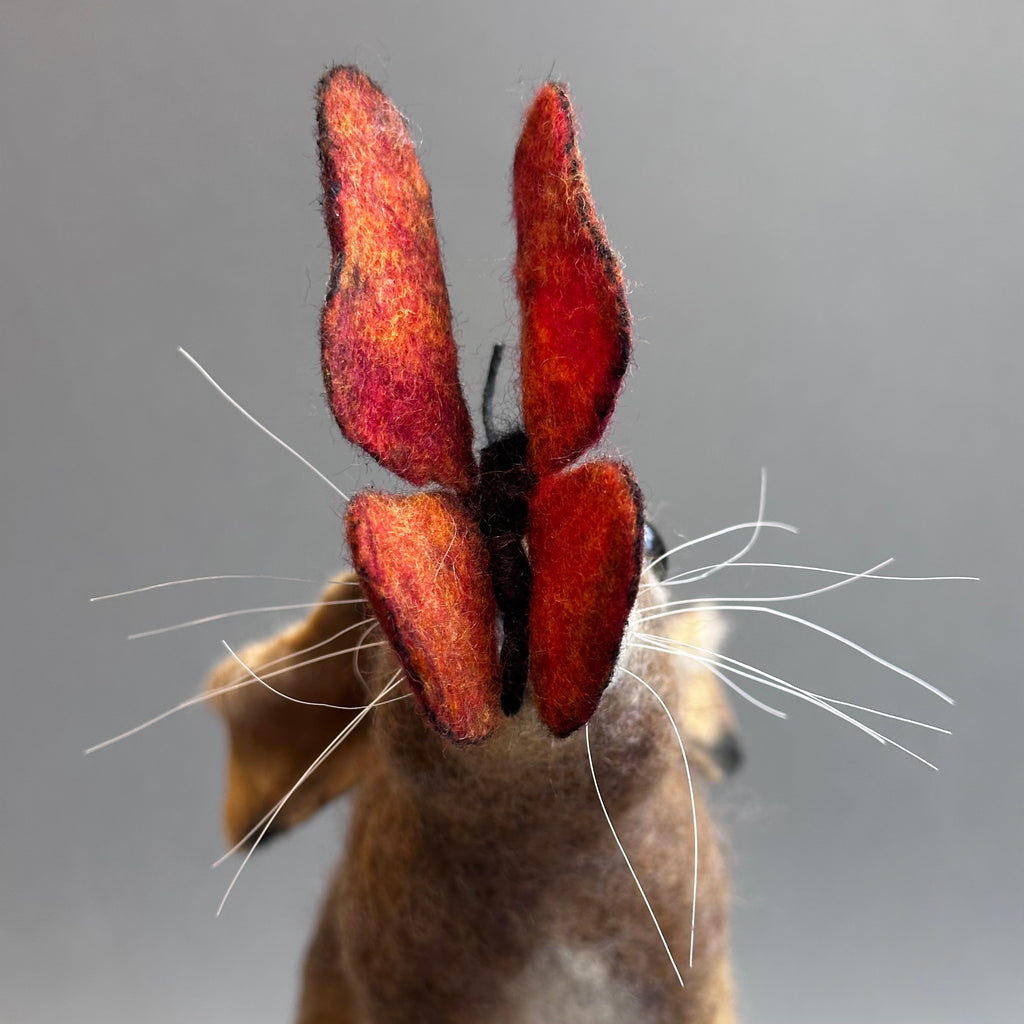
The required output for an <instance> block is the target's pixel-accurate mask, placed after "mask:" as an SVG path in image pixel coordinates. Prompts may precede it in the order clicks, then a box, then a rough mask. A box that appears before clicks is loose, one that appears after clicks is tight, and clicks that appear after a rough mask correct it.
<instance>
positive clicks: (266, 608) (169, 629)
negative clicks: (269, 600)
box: [128, 597, 363, 640]
mask: <svg viewBox="0 0 1024 1024" xmlns="http://www.w3.org/2000/svg"><path fill="white" fill-rule="evenodd" d="M362 600H363V599H362V598H361V597H348V598H345V599H344V600H341V601H302V602H300V603H299V604H268V605H261V606H260V607H258V608H236V609H234V610H233V611H230V612H218V613H217V614H216V615H204V616H203V617H202V618H200V619H189V620H188V622H176V623H175V624H174V625H173V626H160V627H159V628H157V629H145V630H143V631H142V632H141V633H131V634H129V636H128V639H129V640H141V639H142V638H143V637H147V636H161V635H162V634H164V633H173V632H175V631H176V630H179V629H191V628H192V627H193V626H203V625H205V624H206V623H207V622H220V621H221V620H222V619H233V618H236V617H237V616H239V615H259V614H261V613H263V612H292V611H296V610H300V609H304V608H319V607H321V606H328V605H338V604H360V603H361V602H362Z"/></svg>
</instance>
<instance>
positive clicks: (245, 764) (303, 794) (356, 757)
mask: <svg viewBox="0 0 1024 1024" xmlns="http://www.w3.org/2000/svg"><path fill="white" fill-rule="evenodd" d="M371 631H373V632H375V633H376V629H375V625H374V620H373V617H372V613H371V611H370V609H369V607H368V606H367V604H366V602H365V600H364V599H363V597H362V593H361V591H360V587H359V582H358V580H357V579H356V577H355V575H352V574H349V575H346V576H344V577H343V578H341V579H339V580H338V581H337V582H335V583H332V584H331V585H330V586H329V587H328V588H327V590H326V591H325V592H324V595H323V598H322V600H321V602H320V604H319V605H318V606H317V608H316V609H315V610H314V612H313V614H312V615H310V617H309V618H308V619H307V620H306V621H305V622H301V623H299V624H298V625H296V626H293V627H291V628H290V629H287V630H285V631H284V632H282V633H280V634H278V635H277V636H275V637H272V638H271V639H270V640H267V641H264V642H262V643H258V644H253V645H252V646H250V647H247V648H245V649H244V650H242V651H241V652H240V654H239V657H240V659H241V661H242V662H243V663H244V664H245V665H247V666H248V667H249V668H251V669H252V671H253V672H255V673H257V674H259V676H260V677H261V678H263V679H266V680H267V682H268V683H269V684H270V685H271V686H273V687H274V689H275V690H279V691H280V692H281V693H283V694H287V695H288V697H290V698H293V699H291V700H289V699H287V698H286V697H282V696H279V695H278V694H276V693H274V692H273V691H271V690H270V689H268V688H267V687H265V686H261V685H260V683H258V682H257V681H256V680H255V679H253V677H252V675H251V674H250V673H248V672H246V670H245V669H244V668H243V667H242V666H241V665H239V663H238V662H237V661H235V660H234V659H233V658H230V659H228V660H226V661H224V662H222V663H221V664H220V665H218V666H217V668H215V669H214V671H213V672H212V673H211V675H210V678H209V681H208V682H207V684H206V689H207V690H208V691H210V692H211V693H213V694H214V695H215V696H213V698H212V700H211V704H212V705H213V707H214V709H215V710H216V711H217V712H218V713H219V714H220V715H221V716H222V717H223V718H224V721H225V723H226V725H227V729H228V739H229V751H228V771H227V792H226V794H225V798H224V829H225V832H226V833H227V838H228V842H229V843H231V844H232V845H233V844H235V843H237V842H239V841H241V840H242V838H243V837H244V836H245V835H246V834H247V833H248V832H249V830H250V829H251V828H253V826H254V825H256V824H257V823H259V821H260V820H261V819H262V818H263V816H264V815H265V814H266V813H267V812H268V811H270V810H271V809H272V808H273V807H274V805H275V804H276V803H277V802H278V801H279V800H280V799H281V798H282V797H283V796H284V795H285V794H286V793H287V792H288V791H289V790H290V789H291V788H292V786H294V785H295V783H296V782H297V781H298V779H299V778H300V777H301V776H302V773H303V772H304V771H305V770H306V769H307V768H309V766H310V765H311V764H312V763H313V761H314V760H315V759H316V757H317V756H318V755H319V754H320V753H322V752H323V751H324V750H325V749H326V747H327V746H328V744H329V743H330V742H331V740H333V739H334V738H335V737H336V736H338V735H339V734H340V733H341V731H342V730H343V729H344V728H345V727H346V726H347V725H349V724H351V722H352V721H353V719H354V718H355V717H356V714H357V712H358V709H359V707H360V706H361V705H365V704H366V702H367V699H368V698H367V696H366V694H365V693H364V692H363V688H362V687H361V686H360V685H359V683H358V682H357V680H356V672H357V671H358V669H359V664H358V662H359V652H360V647H361V645H363V644H365V642H366V638H367V635H368V634H369V633H370V632H371ZM377 635H378V636H379V634H377ZM371 655H372V652H371ZM366 667H367V655H365V654H364V655H363V668H366ZM309 702H313V704H315V705H319V706H311V704H310V703H309ZM324 705H327V706H324ZM335 705H342V706H344V707H346V708H353V709H354V710H351V711H349V710H340V709H338V708H336V707H335ZM375 756H376V755H375V750H374V747H373V744H372V741H371V737H370V730H369V728H368V725H367V724H364V725H360V726H357V727H356V729H355V731H354V732H353V733H352V734H351V735H350V736H349V737H348V738H347V739H346V740H345V741H344V743H343V744H342V745H341V746H340V747H339V748H338V749H337V750H336V751H335V752H334V753H333V754H331V755H330V757H329V758H328V759H327V760H326V761H325V762H324V763H323V764H322V765H320V767H319V768H317V769H316V771H315V772H313V773H312V774H311V775H310V777H309V779H307V780H306V781H305V782H304V783H303V784H302V785H301V786H300V787H299V788H298V789H297V790H296V791H295V792H294V793H293V794H292V795H291V797H290V798H289V799H288V802H287V803H286V804H285V805H284V807H283V808H282V809H281V811H280V813H279V814H278V815H277V817H276V818H275V819H274V823H273V825H272V826H271V830H272V831H273V832H274V833H277V832H281V831H284V830H285V829H288V828H291V826H292V825H296V824H298V823H299V822H300V821H302V820H303V819H305V818H307V817H309V815H310V814H312V813H313V812H314V811H315V810H317V809H318V808H319V807H321V806H322V805H323V804H325V803H327V801H329V800H331V799H333V798H334V797H336V796H339V795H340V794H342V793H344V792H345V790H347V789H348V788H349V787H350V786H352V785H354V784H355V783H357V782H358V781H359V780H360V779H361V778H362V777H363V776H364V775H366V774H367V773H368V772H369V770H370V768H371V766H372V762H373V760H374V758H375ZM268 834H270V833H268Z"/></svg>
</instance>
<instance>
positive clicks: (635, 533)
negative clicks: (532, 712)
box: [529, 461, 644, 736]
mask: <svg viewBox="0 0 1024 1024" xmlns="http://www.w3.org/2000/svg"><path fill="white" fill-rule="evenodd" d="M643 537H644V516H643V498H642V496H641V494H640V490H639V488H638V487H637V485H636V481H635V480H634V479H633V474H632V473H631V472H630V470H629V468H628V467H627V466H625V465H623V464H622V463H618V462H605V461H599V462H587V463H584V464H583V465H582V466H577V467H576V468H575V469H571V470H569V471H567V472H565V473H560V474H558V475H557V476H548V477H544V478H543V479H542V480H541V481H540V483H539V484H538V485H537V489H536V491H534V494H533V497H532V498H531V500H530V531H529V543H530V563H531V566H532V568H533V590H532V593H531V595H530V678H531V679H532V681H533V690H534V696H535V698H536V701H537V711H538V712H539V714H540V717H541V719H542V720H543V721H544V722H545V723H546V724H547V726H548V728H549V729H550V730H551V731H552V732H553V733H554V734H555V735H556V736H568V735H569V733H571V732H572V731H573V730H574V729H578V728H579V727H580V726H581V725H583V724H584V723H585V722H587V720H588V719H589V718H590V716H591V715H592V714H593V713H594V711H595V710H596V708H597V704H598V701H599V700H600V699H601V694H602V693H603V692H604V688H605V687H606V686H607V685H608V682H609V680H610V679H611V675H612V672H613V670H614V668H615V661H616V659H617V658H618V656H619V648H620V646H621V644H622V635H623V632H624V630H625V626H626V620H627V619H628V618H629V613H630V610H631V609H632V607H633V602H634V600H635V599H636V593H637V587H638V585H639V581H640V569H641V564H642V560H643Z"/></svg>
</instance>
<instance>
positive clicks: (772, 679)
mask: <svg viewBox="0 0 1024 1024" xmlns="http://www.w3.org/2000/svg"><path fill="white" fill-rule="evenodd" d="M641 636H642V637H643V638H644V639H647V640H651V641H655V643H654V644H652V645H651V646H650V647H649V648H647V649H650V650H657V651H668V652H670V653H675V654H678V655H679V656H680V657H684V658H690V659H691V660H693V661H696V662H697V663H698V664H702V665H705V666H706V667H707V668H709V669H711V671H713V672H714V671H715V668H714V667H713V666H717V667H718V668H720V669H724V670H725V671H727V672H734V673H735V674H736V675H739V676H743V678H745V679H750V680H752V681H753V682H756V683H761V684H762V685H764V686H768V687H770V688H772V689H774V690H780V691H781V692H783V693H787V694H789V695H790V696H791V697H796V698H797V699H799V700H803V701H806V702H807V703H809V704H813V705H814V706H815V707H818V708H821V709H822V710H823V711H826V712H828V713H829V714H831V715H835V716H836V717H837V718H839V719H841V720H842V721H844V722H847V723H848V724H850V725H852V726H854V727H855V728H856V729H859V730H860V731H861V732H863V733H866V734H867V735H868V736H870V737H871V738H872V739H874V740H876V741H877V742H879V743H882V744H883V745H884V744H889V745H890V746H893V747H895V748H896V749H897V750H902V751H903V752H904V753H905V754H909V755H910V756H911V757H913V758H914V759H915V760H917V761H920V762H921V763H922V764H924V765H927V766H928V767H929V768H932V769H933V770H935V771H938V767H937V766H936V765H934V764H932V762H931V761H927V760H925V759H924V758H923V757H921V755H920V754H917V753H915V752H914V751H913V750H910V749H909V748H908V747H905V746H903V745H902V744H901V743H897V742H896V740H894V739H892V738H890V737H889V736H886V735H884V734H883V733H880V732H878V731H877V730H875V729H872V728H871V727H870V726H867V725H865V724H864V723H863V722H861V721H859V720H858V719H856V718H854V717H853V716H851V715H847V714H845V713H844V712H842V711H840V710H839V708H838V707H834V706H833V705H836V704H838V705H840V706H846V707H856V705H848V704H846V702H844V701H839V700H834V699H832V698H830V697H825V696H823V695H821V694H819V693H815V692H814V691H813V690H806V689H804V688H803V687H801V686H797V685H796V684H795V683H792V682H790V681H789V680H788V679H782V678H780V677H779V676H775V675H772V674H771V673H770V672H766V671H765V670H764V669H761V668H758V667H757V666H755V665H749V664H747V663H746V662H743V661H740V660H739V659H737V658H731V657H729V656H728V655H725V654H718V653H716V652H715V651H712V650H709V649H708V648H705V647H698V646H697V645H695V644H688V643H685V642H684V641H682V640H669V639H668V638H666V637H658V636H653V635H647V634H642V635H641ZM634 646H639V647H645V646H646V645H644V644H638V643H636V641H634ZM684 648H685V649H684ZM695 652H703V653H704V654H706V655H707V657H704V656H702V655H701V654H699V653H695ZM717 674H718V673H716V675H717ZM719 678H721V676H720V677H719ZM859 710H863V711H866V712H869V713H875V714H879V715H881V716H882V717H885V718H894V719H895V718H897V716H895V715H888V714H886V713H885V712H874V711H873V709H871V708H860V709H859ZM905 721H906V722H907V724H909V725H921V726H923V727H924V728H931V729H934V730H935V731H937V732H947V730H944V729H938V728H937V727H935V726H929V725H927V724H926V723H924V722H915V721H914V720H913V719H906V720H905ZM947 735H948V732H947Z"/></svg>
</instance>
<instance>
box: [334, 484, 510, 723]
mask: <svg viewBox="0 0 1024 1024" xmlns="http://www.w3.org/2000/svg"><path fill="white" fill-rule="evenodd" d="M346 520H347V526H348V543H349V548H350V550H351V552H352V564H353V565H354V566H355V569H356V571H357V572H358V573H359V577H360V579H361V581H362V584H363V590H364V591H365V593H366V596H367V598H368V600H369V601H370V604H371V605H372V606H373V610H374V612H376V615H377V618H378V620H379V621H380V624H381V626H382V627H383V629H384V632H385V633H386V634H387V637H388V639H389V640H390V641H391V646H392V647H393V648H394V650H395V653H396V654H397V655H398V657H399V659H400V660H401V662H402V665H403V667H404V668H405V672H406V676H407V677H408V679H409V683H410V685H411V687H412V691H413V693H414V695H415V696H416V699H417V700H418V701H419V704H420V707H421V708H422V710H423V712H424V714H425V715H426V717H427V718H428V719H429V720H430V722H431V723H432V724H433V725H434V726H435V728H437V730H438V731H439V732H440V733H442V735H444V736H447V737H449V738H450V739H453V740H460V741H476V740H482V739H484V738H485V737H486V736H487V735H488V734H489V733H490V732H491V730H492V729H493V728H494V726H495V725H496V724H497V722H498V720H499V719H500V718H501V705H500V692H501V683H500V680H499V673H498V656H497V641H496V633H495V604H494V595H493V591H492V588H491V578H490V575H489V573H488V565H487V551H486V548H485V546H484V541H483V538H482V537H481V536H480V532H479V530H478V529H477V527H476V524H475V523H474V522H473V521H472V520H471V519H470V518H469V517H468V516H467V515H466V513H465V511H464V510H463V509H462V507H461V505H460V504H459V503H458V502H457V501H456V500H455V499H454V498H453V497H450V496H448V495H445V494H438V493H419V494H410V495H389V494H380V493H378V492H376V491H364V492H363V493H362V494H359V495H357V496H356V497H355V498H353V499H352V501H351V502H350V504H349V506H348V512H347V515H346Z"/></svg>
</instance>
